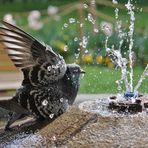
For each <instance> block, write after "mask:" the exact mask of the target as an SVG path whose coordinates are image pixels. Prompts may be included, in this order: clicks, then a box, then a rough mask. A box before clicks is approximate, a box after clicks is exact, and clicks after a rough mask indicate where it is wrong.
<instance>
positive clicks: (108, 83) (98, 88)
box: [79, 66, 148, 94]
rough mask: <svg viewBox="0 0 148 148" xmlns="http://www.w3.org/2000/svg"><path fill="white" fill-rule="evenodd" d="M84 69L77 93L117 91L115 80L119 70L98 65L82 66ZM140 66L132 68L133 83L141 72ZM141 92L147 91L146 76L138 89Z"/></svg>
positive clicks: (118, 75)
mask: <svg viewBox="0 0 148 148" xmlns="http://www.w3.org/2000/svg"><path fill="white" fill-rule="evenodd" d="M83 69H84V70H85V71H86V74H85V76H84V78H82V79H81V83H80V91H79V93H94V94H97V93H98V94H99V93H117V92H118V91H117V85H116V83H115V82H116V80H118V79H120V75H121V74H120V71H119V70H115V69H108V68H105V67H99V66H84V67H83ZM143 70H144V69H143V68H142V67H135V68H134V85H135V84H137V82H138V80H139V78H140V75H141V74H142V72H143ZM139 91H140V92H142V93H148V78H146V79H145V80H144V81H143V83H142V85H141V87H140V89H139Z"/></svg>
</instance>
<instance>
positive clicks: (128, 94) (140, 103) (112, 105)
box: [80, 0, 148, 114]
mask: <svg viewBox="0 0 148 148" xmlns="http://www.w3.org/2000/svg"><path fill="white" fill-rule="evenodd" d="M113 3H114V4H117V3H118V2H117V1H113ZM125 7H126V9H127V11H128V15H129V17H130V24H129V31H128V32H127V33H126V32H124V31H123V30H122V21H120V20H119V16H118V13H119V9H118V8H116V9H115V19H116V25H117V32H118V38H119V47H118V49H115V46H114V45H112V47H111V48H110V47H108V40H109V38H110V35H107V37H106V41H105V48H106V52H107V54H108V56H110V57H111V59H112V62H113V63H114V64H115V65H116V67H117V68H119V69H120V70H121V79H120V80H117V81H116V83H117V85H118V87H117V89H118V91H119V94H117V95H116V96H112V97H110V98H108V101H107V102H106V103H107V104H108V105H107V106H106V107H107V109H109V110H110V111H113V112H114V111H115V112H117V113H124V114H127V113H128V114H129V113H130V114H135V113H138V112H142V111H145V110H148V100H146V99H144V97H143V95H141V94H140V93H139V92H138V89H139V87H140V85H141V83H142V81H143V80H144V79H145V77H146V76H147V75H148V64H147V66H146V68H145V70H144V72H143V74H142V75H141V77H140V79H139V81H138V83H137V85H136V86H135V87H134V86H133V75H134V70H133V63H134V57H133V55H134V52H133V44H134V40H133V34H134V22H135V15H134V10H135V7H134V5H133V4H132V0H128V3H127V4H125ZM124 38H126V39H127V41H128V42H129V46H128V49H129V50H128V57H127V58H125V57H124V56H123V55H122V52H121V46H122V45H123V39H124ZM128 65H129V70H128ZM123 84H124V85H125V90H124V91H123V89H122V87H123V86H122V85H123ZM99 102H100V101H99ZM101 103H102V102H101ZM98 105H99V104H98ZM80 106H81V107H82V104H81V105H80ZM92 106H94V102H93V105H92Z"/></svg>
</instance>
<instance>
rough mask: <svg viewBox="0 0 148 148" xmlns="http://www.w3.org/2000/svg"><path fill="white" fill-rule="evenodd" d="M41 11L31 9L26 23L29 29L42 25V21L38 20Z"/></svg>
mask: <svg viewBox="0 0 148 148" xmlns="http://www.w3.org/2000/svg"><path fill="white" fill-rule="evenodd" d="M40 17H41V13H40V12H39V11H38V10H33V11H31V12H30V14H29V16H28V24H29V27H30V28H31V29H34V30H39V29H41V28H42V27H43V23H42V22H41V21H40Z"/></svg>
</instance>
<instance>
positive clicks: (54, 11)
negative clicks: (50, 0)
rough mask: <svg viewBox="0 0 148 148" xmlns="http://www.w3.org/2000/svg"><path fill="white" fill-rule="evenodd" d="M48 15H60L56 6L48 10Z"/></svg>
mask: <svg viewBox="0 0 148 148" xmlns="http://www.w3.org/2000/svg"><path fill="white" fill-rule="evenodd" d="M47 13H48V15H55V14H57V13H58V7H55V6H49V7H48V9H47Z"/></svg>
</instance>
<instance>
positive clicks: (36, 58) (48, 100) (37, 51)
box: [0, 21, 84, 130]
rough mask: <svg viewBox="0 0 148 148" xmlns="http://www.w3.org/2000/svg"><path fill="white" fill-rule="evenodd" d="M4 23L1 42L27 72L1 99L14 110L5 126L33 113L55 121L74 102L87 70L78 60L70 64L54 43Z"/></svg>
mask: <svg viewBox="0 0 148 148" xmlns="http://www.w3.org/2000/svg"><path fill="white" fill-rule="evenodd" d="M1 24H2V26H0V44H2V45H3V48H4V50H6V51H7V53H8V56H9V57H10V59H11V60H12V61H13V63H14V65H15V66H16V67H17V68H19V69H21V71H22V72H23V75H24V80H23V81H22V85H21V87H20V88H19V89H18V90H17V92H16V94H15V95H14V97H12V99H10V100H1V101H0V107H3V108H5V109H7V110H10V111H11V112H12V114H11V116H10V119H9V121H8V123H7V125H6V127H5V129H6V130H8V129H10V125H11V124H12V123H13V122H15V121H16V120H18V119H20V118H22V117H24V116H29V115H33V117H35V118H36V119H39V120H44V119H48V120H50V121H52V120H53V119H55V118H56V117H58V116H59V115H61V114H62V113H64V112H65V111H66V110H67V109H68V107H69V105H72V104H73V102H74V100H75V98H76V95H77V92H78V88H79V79H80V74H81V73H84V71H83V70H82V69H81V68H80V66H79V65H77V64H66V63H65V60H64V59H63V57H62V56H61V55H59V54H57V53H55V52H54V51H53V50H52V48H51V47H50V46H48V45H45V44H42V43H40V42H39V41H38V40H36V39H35V38H34V37H32V36H31V35H29V34H28V33H26V32H24V31H23V30H21V29H20V28H18V27H16V26H13V25H11V24H9V23H7V22H4V21H2V22H1Z"/></svg>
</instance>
